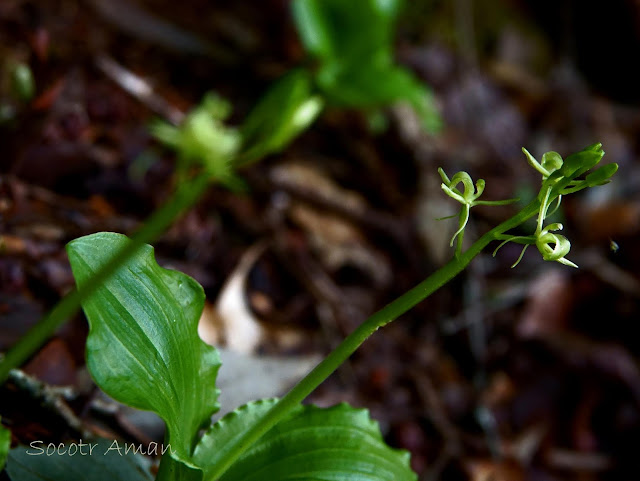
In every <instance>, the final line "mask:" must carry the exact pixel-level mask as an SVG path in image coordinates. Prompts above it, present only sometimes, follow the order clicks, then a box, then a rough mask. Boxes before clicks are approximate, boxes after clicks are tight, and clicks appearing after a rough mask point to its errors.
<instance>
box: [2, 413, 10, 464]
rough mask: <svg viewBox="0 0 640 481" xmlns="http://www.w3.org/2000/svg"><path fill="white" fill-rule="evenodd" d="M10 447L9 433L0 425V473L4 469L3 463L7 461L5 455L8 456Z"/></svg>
mask: <svg viewBox="0 0 640 481" xmlns="http://www.w3.org/2000/svg"><path fill="white" fill-rule="evenodd" d="M0 419H1V418H0ZM10 446H11V431H9V430H8V429H7V428H5V427H4V426H3V425H2V424H0V471H2V468H4V463H5V462H6V461H7V455H8V454H9V447H10Z"/></svg>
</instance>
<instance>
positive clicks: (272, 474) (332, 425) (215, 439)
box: [194, 400, 417, 481]
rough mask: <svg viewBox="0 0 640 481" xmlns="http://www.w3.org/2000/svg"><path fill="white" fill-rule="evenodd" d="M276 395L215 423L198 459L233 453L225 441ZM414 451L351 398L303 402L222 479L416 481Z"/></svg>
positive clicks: (207, 462)
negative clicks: (396, 442)
mask: <svg viewBox="0 0 640 481" xmlns="http://www.w3.org/2000/svg"><path fill="white" fill-rule="evenodd" d="M275 402H276V401H275V400H265V401H258V402H256V403H250V404H247V405H245V406H243V407H241V408H239V409H237V410H236V411H234V412H232V413H229V414H228V415H227V416H225V417H224V418H222V419H221V420H220V421H218V422H217V423H216V424H215V425H213V426H212V427H211V428H210V429H209V430H208V431H207V432H206V433H205V435H204V437H203V438H202V440H201V441H200V443H199V444H198V446H197V447H196V450H195V454H194V460H195V462H196V463H197V464H198V465H200V466H201V467H202V468H203V471H204V473H205V480H207V479H210V478H208V477H207V473H208V472H210V468H211V467H212V466H213V465H214V464H215V463H217V462H218V461H219V460H220V459H223V458H224V457H225V456H227V455H228V451H227V450H226V446H228V445H229V444H230V441H231V440H233V439H235V438H237V437H238V436H239V435H240V434H242V433H244V432H245V431H246V430H247V429H249V427H250V426H252V425H253V424H254V423H255V422H256V420H258V419H260V418H261V417H262V416H264V415H265V414H266V413H267V412H268V411H269V409H271V407H273V405H274V404H275ZM416 479H417V477H416V475H415V473H413V471H411V469H410V467H409V453H407V452H405V451H399V450H395V449H391V448H390V447H388V446H387V445H386V444H385V443H384V441H383V440H382V436H381V434H380V429H379V427H378V424H377V423H376V422H375V421H372V420H371V419H370V418H369V414H368V412H367V411H366V410H364V409H354V408H352V407H350V406H348V405H346V404H340V405H337V406H334V407H332V408H328V409H323V408H318V407H315V406H300V407H299V408H297V409H296V410H294V411H293V412H292V413H291V414H290V415H289V416H288V417H287V418H286V419H284V420H283V421H281V422H280V423H279V424H277V425H276V426H275V427H274V428H272V429H271V430H270V431H269V432H267V434H265V435H264V436H263V437H262V438H261V439H260V440H258V441H257V442H256V443H255V444H254V445H253V446H251V447H250V448H249V449H248V450H247V451H246V452H245V453H244V454H243V455H242V457H241V458H239V459H238V461H236V463H235V464H234V465H233V466H231V468H230V469H229V470H228V471H227V472H226V473H225V474H224V475H223V476H222V477H221V478H220V481H264V480H269V481H284V480H305V481H316V480H317V481H342V480H349V481H415V480H416Z"/></svg>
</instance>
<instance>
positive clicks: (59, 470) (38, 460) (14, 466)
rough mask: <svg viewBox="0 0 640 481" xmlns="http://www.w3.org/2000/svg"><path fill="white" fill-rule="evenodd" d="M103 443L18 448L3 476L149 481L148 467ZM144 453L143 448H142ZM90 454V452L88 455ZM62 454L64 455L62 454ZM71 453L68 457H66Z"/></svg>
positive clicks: (25, 480) (35, 480) (30, 480)
mask: <svg viewBox="0 0 640 481" xmlns="http://www.w3.org/2000/svg"><path fill="white" fill-rule="evenodd" d="M114 442H116V441H109V440H106V439H101V440H98V441H92V442H87V441H85V442H84V443H83V446H82V450H80V447H79V445H78V444H75V445H74V444H66V445H63V446H62V448H60V447H59V446H58V447H56V448H55V449H54V448H53V446H52V447H51V448H50V449H49V451H48V452H47V451H46V450H47V447H48V446H47V444H38V445H34V446H33V447H26V446H19V447H17V448H14V449H12V450H11V451H10V452H9V459H8V462H7V472H8V473H9V477H10V478H11V480H12V481H85V480H91V481H115V480H122V481H150V480H151V479H153V478H152V477H151V474H150V473H149V471H148V463H147V461H146V459H145V458H144V457H143V456H142V455H140V454H133V452H132V451H131V450H129V452H126V451H125V446H124V444H123V443H118V445H117V447H118V448H119V449H116V447H115V446H114V444H113V443H114ZM142 447H143V449H147V446H142ZM69 449H71V451H70V450H69ZM90 450H91V451H90ZM62 453H64V454H62ZM70 453H72V454H70Z"/></svg>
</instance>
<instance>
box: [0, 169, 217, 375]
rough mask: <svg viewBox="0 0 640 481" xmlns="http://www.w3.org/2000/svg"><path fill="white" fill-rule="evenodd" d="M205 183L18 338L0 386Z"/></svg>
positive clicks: (190, 185) (193, 186)
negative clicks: (82, 286)
mask: <svg viewBox="0 0 640 481" xmlns="http://www.w3.org/2000/svg"><path fill="white" fill-rule="evenodd" d="M209 181H210V178H209V176H208V175H205V174H201V175H199V176H197V177H195V178H194V179H193V180H191V181H188V182H185V183H183V184H182V185H181V186H180V187H178V189H177V190H176V192H175V193H174V195H173V197H171V198H170V199H169V200H168V201H167V202H166V203H165V204H164V205H163V206H162V207H161V208H160V209H158V210H157V211H156V212H154V213H153V214H152V215H151V216H150V217H149V219H148V220H147V222H145V224H144V225H143V226H142V227H141V228H140V229H139V230H138V231H137V232H136V234H135V235H134V236H133V237H132V240H133V242H131V243H129V244H127V246H126V247H125V248H124V249H122V250H121V251H120V252H118V253H116V254H115V255H114V256H113V259H112V260H111V262H109V263H108V264H107V265H106V266H105V268H104V269H102V270H101V271H99V272H98V273H96V275H95V276H94V277H93V278H92V279H91V280H90V281H89V282H88V283H87V285H86V287H85V288H84V289H82V291H77V290H73V291H71V293H70V294H68V295H67V296H65V297H64V298H63V299H62V300H61V301H60V302H58V304H56V305H55V306H54V308H53V309H51V311H49V313H48V314H47V315H46V316H45V317H44V318H42V320H41V321H40V322H39V323H38V324H36V325H35V326H33V327H32V328H31V329H30V330H29V331H28V332H27V333H26V334H25V335H24V336H22V338H21V339H20V340H19V341H18V342H17V343H16V345H15V346H13V347H12V348H11V349H10V350H9V351H8V352H7V353H6V355H5V356H4V358H2V360H1V361H0V385H2V384H3V383H4V382H5V381H6V380H7V377H8V376H9V371H10V370H11V369H14V368H17V367H18V366H20V365H21V364H22V363H23V362H25V361H26V360H27V359H29V357H30V356H31V355H32V354H33V353H34V352H35V351H36V350H37V349H39V348H40V346H42V345H43V344H44V343H45V342H46V341H47V339H49V338H50V337H51V336H52V335H53V333H54V332H55V331H56V329H58V327H60V325H62V324H63V323H64V322H65V321H66V320H67V319H69V318H70V317H72V316H73V315H75V314H76V312H78V310H79V309H80V304H81V303H82V301H84V300H85V299H86V298H87V297H88V296H90V295H91V294H92V293H93V292H94V291H95V290H96V288H98V287H99V286H100V284H102V283H103V282H104V281H105V280H106V279H107V278H108V277H109V276H110V275H111V274H113V272H114V271H115V270H116V269H117V268H118V267H119V266H120V265H122V263H123V262H125V261H126V260H127V259H128V258H129V257H131V255H132V254H134V253H135V251H136V250H137V249H138V248H139V247H140V246H142V245H143V244H146V243H149V242H151V241H152V240H153V239H155V238H157V237H158V236H159V235H160V234H162V233H163V232H164V231H165V230H166V229H167V228H168V227H169V226H170V225H171V223H172V222H173V221H174V220H175V219H176V218H177V217H178V216H179V215H180V214H181V213H182V212H184V211H185V210H186V209H188V208H189V207H191V206H193V205H194V204H195V203H196V202H197V201H198V199H199V198H200V197H201V196H202V194H204V192H205V191H206V189H207V186H208V185H209Z"/></svg>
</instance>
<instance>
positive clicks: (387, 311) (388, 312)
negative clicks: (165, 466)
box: [207, 199, 540, 480]
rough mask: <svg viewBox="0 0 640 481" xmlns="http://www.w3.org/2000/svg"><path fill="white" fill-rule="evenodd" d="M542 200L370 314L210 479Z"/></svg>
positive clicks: (239, 443)
mask: <svg viewBox="0 0 640 481" xmlns="http://www.w3.org/2000/svg"><path fill="white" fill-rule="evenodd" d="M539 208H540V201H539V200H538V199H534V200H533V201H532V202H531V203H530V204H528V205H527V206H526V207H525V208H524V209H522V210H521V211H520V212H519V213H518V214H516V215H515V216H514V217H512V218H510V219H509V220H507V221H505V222H503V223H502V224H500V225H499V226H497V227H495V228H494V229H492V230H490V231H489V232H487V233H486V234H485V235H483V236H482V237H481V238H480V239H478V240H477V241H476V242H474V244H473V245H472V246H471V247H469V249H467V250H466V251H465V252H464V253H463V254H461V255H460V256H455V257H454V258H453V259H452V260H450V261H449V262H448V263H447V264H445V265H444V266H443V267H441V268H440V269H438V270H437V271H436V272H434V273H433V274H432V275H430V276H429V277H428V278H427V279H425V280H424V281H422V282H421V283H420V284H418V285H417V286H415V287H414V288H413V289H411V290H410V291H408V292H406V293H405V294H403V295H402V296H400V297H399V298H397V299H396V300H395V301H393V302H391V303H390V304H388V305H386V306H385V307H383V308H382V309H380V310H379V311H378V312H376V313H375V314H373V315H372V316H371V317H369V318H368V319H367V320H366V321H364V322H363V323H362V324H360V326H358V327H357V328H356V330H355V331H353V332H352V333H351V334H349V335H348V336H347V337H346V338H345V339H344V340H343V341H342V342H341V343H340V345H339V346H338V347H336V348H335V349H334V350H333V351H332V352H331V353H330V354H329V355H328V356H327V357H326V358H325V359H324V360H323V361H321V362H320V364H318V365H317V366H316V367H315V368H314V369H313V370H312V371H311V372H310V373H309V374H307V375H306V376H305V377H304V379H302V380H301V381H300V382H299V383H298V384H296V385H295V386H294V387H293V388H292V389H291V390H290V391H289V392H288V393H287V394H286V395H285V396H284V397H283V398H282V399H280V401H278V403H277V404H276V405H275V406H274V407H273V408H271V410H270V411H269V412H268V413H267V414H266V415H265V416H264V417H263V418H261V419H260V420H259V421H258V422H257V423H256V424H254V425H253V426H252V427H251V429H250V430H248V431H247V432H246V433H245V434H244V435H243V436H242V437H240V438H239V439H238V440H237V441H235V442H234V446H233V447H232V448H231V449H230V452H229V455H228V456H226V457H225V458H224V459H223V460H221V461H220V463H218V464H217V465H216V466H214V467H213V468H212V470H211V471H209V472H208V473H207V479H210V480H217V479H219V478H220V476H222V475H223V474H224V473H225V472H226V470H227V469H229V467H230V466H231V465H232V464H233V463H234V462H235V461H236V460H237V459H238V458H239V457H240V456H241V455H242V453H244V452H245V451H246V450H247V449H248V448H249V447H250V446H251V445H252V444H253V443H255V442H256V441H257V440H258V439H260V437H262V435H264V434H265V433H266V432H267V431H269V429H271V428H272V427H273V426H275V425H276V424H277V423H278V422H279V421H281V420H282V419H283V418H284V417H285V416H286V415H287V414H288V413H289V412H290V411H291V410H292V409H293V408H295V407H296V406H298V405H299V404H300V403H301V402H302V401H303V400H304V398H306V397H307V396H308V395H309V394H311V392H312V391H313V390H314V389H316V388H317V387H318V386H319V385H320V384H321V383H322V382H323V381H324V380H325V379H327V378H328V377H329V376H330V375H331V374H332V373H333V372H334V371H335V370H336V369H337V368H338V367H339V366H340V365H341V364H342V363H343V362H344V361H346V359H347V358H348V357H349V356H351V354H353V352H354V351H355V350H356V349H357V348H358V347H360V345H361V344H362V343H363V342H364V341H365V340H366V339H367V338H368V337H369V336H371V334H373V333H374V332H376V331H377V330H378V329H379V328H381V327H383V326H385V325H386V324H389V323H390V322H392V321H394V320H395V319H397V318H398V317H399V316H401V315H402V314H404V313H405V312H407V311H408V310H409V309H411V308H412V307H414V306H415V305H416V304H418V303H419V302H421V301H422V300H424V299H426V298H427V297H428V296H429V295H431V294H432V293H433V292H435V291H436V290H438V289H439V288H440V287H442V286H443V285H444V284H446V283H447V282H449V281H450V280H451V279H453V278H454V277H455V276H456V275H458V274H459V273H460V272H461V271H462V270H464V269H465V268H466V267H467V265H468V264H469V263H470V262H471V260H472V259H473V258H474V257H475V256H477V255H478V254H479V253H480V252H481V251H482V249H484V248H485V247H486V246H487V245H488V244H489V243H490V242H491V241H494V240H497V239H498V238H499V236H500V235H502V234H504V233H505V232H506V231H508V230H510V229H513V228H514V227H517V226H519V225H520V224H522V223H523V222H524V221H526V220H527V219H529V218H531V217H533V216H534V215H536V214H537V213H538V209H539Z"/></svg>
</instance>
